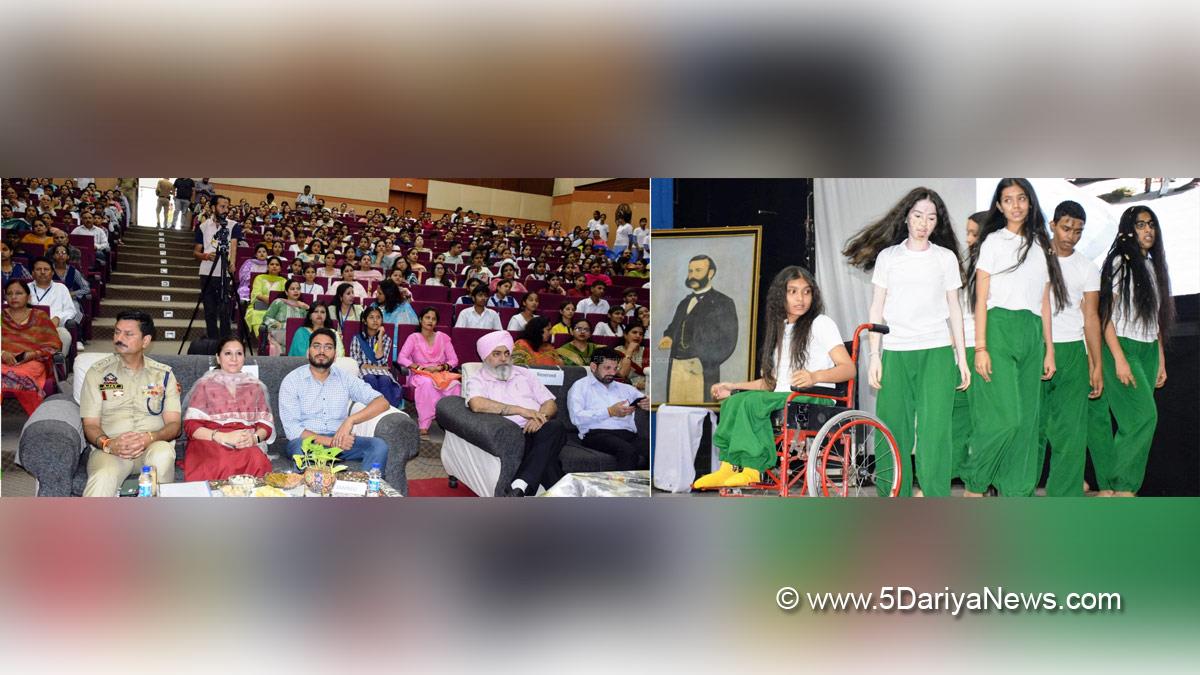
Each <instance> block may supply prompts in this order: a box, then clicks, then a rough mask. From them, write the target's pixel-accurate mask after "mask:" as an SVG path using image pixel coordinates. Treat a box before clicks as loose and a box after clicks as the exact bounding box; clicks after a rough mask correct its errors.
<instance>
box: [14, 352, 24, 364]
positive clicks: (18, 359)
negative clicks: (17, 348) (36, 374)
mask: <svg viewBox="0 0 1200 675" xmlns="http://www.w3.org/2000/svg"><path fill="white" fill-rule="evenodd" d="M13 360H14V361H16V362H17V363H24V361H25V352H21V353H20V354H17V355H16V356H14V357H13Z"/></svg>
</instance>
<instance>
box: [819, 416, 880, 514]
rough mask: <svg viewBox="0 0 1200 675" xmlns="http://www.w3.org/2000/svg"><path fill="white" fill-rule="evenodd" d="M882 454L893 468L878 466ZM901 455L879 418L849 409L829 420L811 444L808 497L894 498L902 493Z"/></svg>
mask: <svg viewBox="0 0 1200 675" xmlns="http://www.w3.org/2000/svg"><path fill="white" fill-rule="evenodd" d="M880 453H887V454H889V455H890V456H891V466H887V465H886V463H885V465H884V468H883V469H880V468H879V466H878V465H877V464H876V460H877V458H878V457H879V455H880ZM900 471H901V469H900V452H899V450H898V449H897V447H896V439H895V438H893V437H892V432H890V431H888V428H887V427H886V426H884V424H883V422H881V421H879V418H877V417H875V416H874V415H871V414H869V413H865V412H863V411H861V410H847V411H845V412H843V413H839V414H837V415H835V416H833V417H832V418H830V419H829V421H828V422H826V423H825V425H824V426H822V427H821V430H820V431H818V432H817V435H816V437H815V438H813V440H812V443H810V444H809V454H808V481H807V482H808V494H809V495H810V496H813V497H860V496H869V495H878V496H880V497H895V496H896V495H897V494H899V492H900V478H901V474H900Z"/></svg>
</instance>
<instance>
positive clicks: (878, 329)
mask: <svg viewBox="0 0 1200 675" xmlns="http://www.w3.org/2000/svg"><path fill="white" fill-rule="evenodd" d="M867 330H869V331H871V332H872V333H879V334H880V335H887V334H888V333H890V332H892V329H891V328H888V327H887V324H882V323H869V324H867Z"/></svg>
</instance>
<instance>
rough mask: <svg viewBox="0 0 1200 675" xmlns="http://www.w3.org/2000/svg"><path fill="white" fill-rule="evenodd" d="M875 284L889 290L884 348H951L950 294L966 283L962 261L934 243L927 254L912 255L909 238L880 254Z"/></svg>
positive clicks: (874, 277)
mask: <svg viewBox="0 0 1200 675" xmlns="http://www.w3.org/2000/svg"><path fill="white" fill-rule="evenodd" d="M871 283H872V284H874V285H876V286H878V287H880V288H883V289H885V290H887V299H886V300H885V301H884V303H883V322H884V323H886V324H887V325H888V327H889V328H891V331H890V332H889V333H888V334H887V335H884V336H883V348H884V349H887V350H891V351H898V352H900V351H915V350H918V349H934V348H936V347H947V346H949V345H950V344H951V340H950V327H949V325H948V324H947V319H949V318H950V306H949V305H948V304H947V302H946V292H947V291H953V290H955V289H958V288H962V279H961V278H960V277H959V271H958V258H957V257H956V256H955V255H954V253H952V252H951V251H950V250H949V249H947V248H943V247H941V246H938V245H937V244H930V245H929V248H927V249H925V250H924V251H913V250H911V249H909V248H908V240H907V239H905V240H904V241H902V242H900V243H899V244H896V245H895V246H889V247H888V248H885V249H883V250H882V251H880V252H879V255H878V257H876V258H875V273H874V274H873V275H872V276H871Z"/></svg>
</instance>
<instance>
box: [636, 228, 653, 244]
mask: <svg viewBox="0 0 1200 675" xmlns="http://www.w3.org/2000/svg"><path fill="white" fill-rule="evenodd" d="M633 234H634V236H635V237H637V243H638V246H640V247H642V248H646V241H647V240H649V239H650V230H647V229H646V228H644V227H638V228H635V229H634V230H633Z"/></svg>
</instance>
